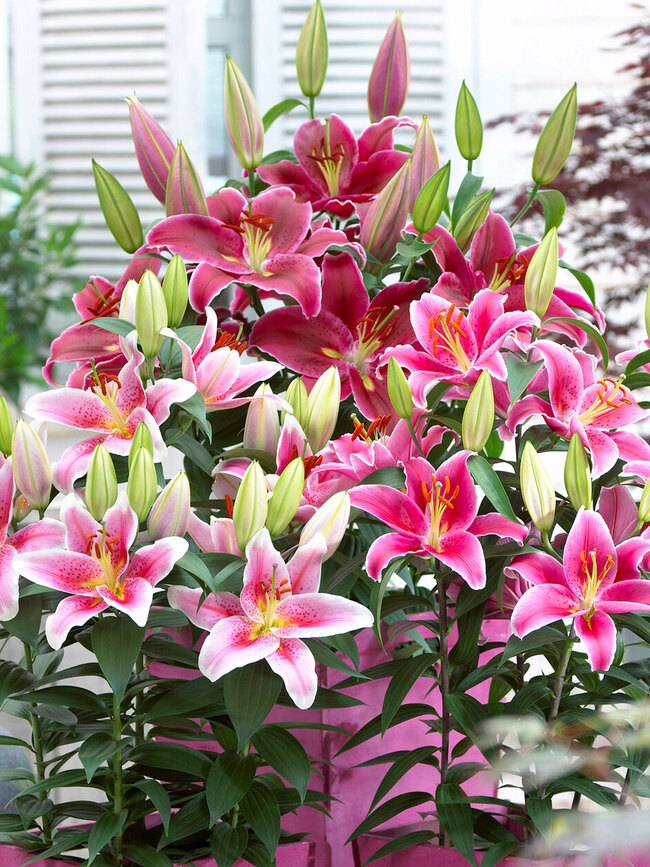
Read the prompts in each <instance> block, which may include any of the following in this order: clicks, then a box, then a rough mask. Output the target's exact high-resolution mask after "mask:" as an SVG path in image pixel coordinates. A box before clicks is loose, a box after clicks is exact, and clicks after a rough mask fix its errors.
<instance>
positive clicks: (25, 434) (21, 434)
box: [11, 419, 52, 511]
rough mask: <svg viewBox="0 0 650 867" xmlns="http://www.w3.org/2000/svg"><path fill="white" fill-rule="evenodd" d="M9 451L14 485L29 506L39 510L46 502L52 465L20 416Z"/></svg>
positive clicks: (46, 504) (47, 501)
mask: <svg viewBox="0 0 650 867" xmlns="http://www.w3.org/2000/svg"><path fill="white" fill-rule="evenodd" d="M11 455H12V461H13V471H14V481H15V482H16V487H17V488H18V490H19V491H20V492H21V493H22V494H23V495H24V497H25V499H26V500H27V502H28V503H29V505H30V506H31V507H32V509H38V510H39V511H43V510H44V509H46V508H47V506H48V505H49V503H50V492H51V490H52V467H51V466H50V459H49V458H48V456H47V452H46V451H45V446H44V445H43V442H42V440H41V438H40V436H39V435H38V434H37V433H36V431H35V430H34V429H33V428H32V427H31V426H30V425H28V424H27V422H26V421H23V420H22V419H21V420H20V421H19V422H18V423H17V424H16V428H15V430H14V435H13V439H12V442H11Z"/></svg>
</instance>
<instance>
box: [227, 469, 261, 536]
mask: <svg viewBox="0 0 650 867" xmlns="http://www.w3.org/2000/svg"><path fill="white" fill-rule="evenodd" d="M267 495H268V490H267V487H266V479H265V478H264V473H263V472H262V468H261V467H260V465H259V464H258V462H257V461H253V462H252V464H251V465H250V466H249V468H248V469H247V470H246V472H245V473H244V477H243V479H242V480H241V484H240V485H239V488H238V490H237V496H236V498H235V506H234V509H233V514H232V518H233V523H234V526H235V536H236V537H237V544H238V545H239V547H240V549H241V550H242V551H243V550H244V548H245V547H246V545H248V543H249V542H250V540H251V539H252V538H253V536H254V535H255V533H257V531H258V530H261V529H262V527H263V526H264V524H265V522H266V516H267V514H268V497H267Z"/></svg>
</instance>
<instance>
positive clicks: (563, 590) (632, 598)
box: [504, 508, 650, 671]
mask: <svg viewBox="0 0 650 867" xmlns="http://www.w3.org/2000/svg"><path fill="white" fill-rule="evenodd" d="M648 551H650V539H644V538H642V537H636V538H632V539H626V540H625V541H623V542H621V543H620V544H619V545H615V544H614V541H613V540H612V535H611V533H610V530H609V528H608V526H607V524H606V523H605V521H604V520H603V518H602V516H601V515H599V514H597V513H595V512H591V511H585V510H584V509H582V508H581V509H580V511H579V512H578V516H577V518H576V520H575V523H574V525H573V527H572V528H571V530H570V532H569V535H568V536H567V540H566V545H565V548H564V561H563V563H559V562H558V561H557V560H556V559H555V558H554V557H552V556H551V555H550V554H544V553H542V552H539V553H534V554H522V555H521V556H520V557H515V559H514V560H513V561H512V564H511V565H510V566H508V567H507V568H506V569H505V570H504V571H505V573H506V575H508V576H511V577H522V578H524V579H525V580H526V581H528V582H529V584H530V585H532V586H530V587H529V588H528V590H526V592H525V593H524V594H523V596H522V597H521V599H520V600H519V602H518V603H517V605H516V606H515V609H514V611H513V613H512V629H513V631H514V633H515V635H518V636H519V637H520V638H522V637H523V636H525V635H528V633H529V632H532V631H533V630H535V629H540V628H541V627H542V626H546V625H547V624H549V623H553V622H554V621H556V620H559V619H560V618H563V617H569V618H571V619H572V620H573V622H574V624H575V629H576V632H577V634H578V637H579V638H580V641H581V644H582V647H583V649H584V650H585V652H586V654H587V656H588V658H589V663H590V665H591V667H592V669H593V670H594V671H599V670H600V671H606V670H607V669H608V668H609V667H610V665H611V664H612V660H613V658H614V653H615V651H616V627H615V625H614V621H613V620H612V618H611V617H610V614H619V613H623V612H627V611H639V612H648V611H650V581H647V580H645V579H643V578H640V577H639V568H640V565H641V563H642V561H643V558H644V556H646V555H647V554H648Z"/></svg>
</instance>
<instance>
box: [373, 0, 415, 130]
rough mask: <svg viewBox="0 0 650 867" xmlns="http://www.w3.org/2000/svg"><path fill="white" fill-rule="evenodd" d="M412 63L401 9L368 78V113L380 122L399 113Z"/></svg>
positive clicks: (402, 106) (381, 46)
mask: <svg viewBox="0 0 650 867" xmlns="http://www.w3.org/2000/svg"><path fill="white" fill-rule="evenodd" d="M410 75H411V64H410V59H409V49H408V45H407V44H406V36H405V35H404V28H403V27H402V14H401V12H398V13H397V15H396V16H395V17H394V18H393V21H392V23H391V25H390V27H389V28H388V30H387V31H386V35H385V36H384V39H383V42H382V43H381V45H380V46H379V51H378V52H377V57H376V59H375V62H374V64H373V67H372V72H371V73H370V79H369V81H368V113H369V115H370V120H371V121H372V122H373V123H377V121H380V120H381V119H382V118H383V117H388V116H389V115H395V116H396V117H397V116H399V114H400V112H401V110H402V109H403V108H404V103H405V102H406V94H407V93H408V89H409V79H410Z"/></svg>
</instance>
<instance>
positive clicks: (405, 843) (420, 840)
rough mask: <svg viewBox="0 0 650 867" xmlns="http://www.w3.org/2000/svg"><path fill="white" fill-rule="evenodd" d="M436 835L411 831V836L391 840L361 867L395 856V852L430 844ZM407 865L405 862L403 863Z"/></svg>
mask: <svg viewBox="0 0 650 867" xmlns="http://www.w3.org/2000/svg"><path fill="white" fill-rule="evenodd" d="M434 836H435V834H434V833H433V832H432V831H411V832H410V833H409V834H401V835H400V836H399V837H398V838H397V839H396V840H391V841H390V843H385V844H384V845H383V846H381V847H380V848H379V849H377V851H376V852H375V853H374V854H372V855H371V856H370V858H368V860H367V861H364V862H363V864H362V865H361V867H366V864H372V862H373V861H378V860H379V859H380V858H384V857H386V855H394V854H395V852H403V851H404V849H410V848H411V847H412V846H421V845H423V844H425V843H428V842H429V840H431V838H432V837H434ZM402 863H403V864H406V862H405V861H403V862H402Z"/></svg>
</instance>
